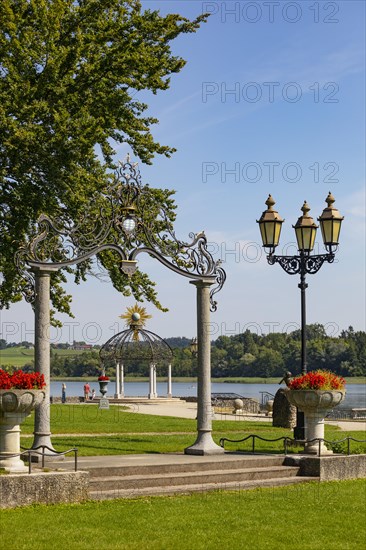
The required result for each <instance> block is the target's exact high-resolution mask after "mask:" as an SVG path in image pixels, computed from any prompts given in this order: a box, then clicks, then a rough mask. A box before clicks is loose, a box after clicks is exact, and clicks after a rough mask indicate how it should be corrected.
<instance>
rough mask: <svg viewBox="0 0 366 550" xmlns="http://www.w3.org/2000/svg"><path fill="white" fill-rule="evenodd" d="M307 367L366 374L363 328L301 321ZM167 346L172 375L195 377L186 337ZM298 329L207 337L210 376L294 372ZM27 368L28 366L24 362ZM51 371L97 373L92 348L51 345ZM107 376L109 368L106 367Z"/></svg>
mask: <svg viewBox="0 0 366 550" xmlns="http://www.w3.org/2000/svg"><path fill="white" fill-rule="evenodd" d="M307 339H308V343H307V356H308V357H307V359H308V370H315V369H319V368H321V369H328V370H331V371H333V372H336V373H338V374H341V375H342V376H366V333H365V332H363V331H355V330H354V329H353V328H352V327H349V328H348V329H347V330H343V331H342V332H341V334H340V335H339V336H338V337H337V338H334V337H330V336H327V334H326V331H325V329H324V326H323V325H321V324H313V325H308V326H307ZM165 341H166V342H167V343H168V344H169V345H170V347H171V348H172V349H173V353H174V357H173V360H172V372H173V375H174V376H197V359H196V358H195V357H194V356H192V353H191V351H190V339H189V338H184V337H176V338H166V339H165ZM300 360H301V331H300V330H295V331H293V332H291V333H289V334H287V333H279V332H277V333H270V334H266V335H264V334H262V335H258V334H256V333H253V332H250V331H249V330H246V331H245V332H244V333H242V334H237V335H234V336H220V337H219V338H217V340H215V341H214V342H212V347H211V367H212V376H213V377H234V376H235V377H240V376H256V377H272V376H282V375H283V373H284V372H285V371H291V372H292V374H296V373H299V372H300ZM157 366H158V375H161V376H164V375H165V374H166V368H165V367H166V365H165V366H164V365H161V366H159V364H158V365H157ZM27 367H28V368H33V365H29V366H28V365H27ZM125 372H126V374H127V375H129V376H131V375H135V376H148V374H149V365H148V364H146V363H139V362H134V363H131V364H129V365H125ZM51 374H52V375H53V376H65V377H66V376H67V377H72V376H97V375H98V374H100V361H99V353H98V350H95V349H94V350H91V351H85V352H83V353H81V354H79V355H72V354H70V355H60V354H57V350H56V349H51ZM107 374H109V375H111V376H113V375H114V368H113V367H111V366H109V367H107Z"/></svg>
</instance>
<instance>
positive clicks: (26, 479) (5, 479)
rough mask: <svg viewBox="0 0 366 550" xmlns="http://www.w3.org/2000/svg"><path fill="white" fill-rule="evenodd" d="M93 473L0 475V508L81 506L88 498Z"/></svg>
mask: <svg viewBox="0 0 366 550" xmlns="http://www.w3.org/2000/svg"><path fill="white" fill-rule="evenodd" d="M88 488H89V472H49V473H48V472H47V473H46V472H42V473H34V474H4V475H0V508H15V507H16V506H29V505H31V504H41V503H42V504H58V503H69V502H81V501H82V500H86V499H87V498H88Z"/></svg>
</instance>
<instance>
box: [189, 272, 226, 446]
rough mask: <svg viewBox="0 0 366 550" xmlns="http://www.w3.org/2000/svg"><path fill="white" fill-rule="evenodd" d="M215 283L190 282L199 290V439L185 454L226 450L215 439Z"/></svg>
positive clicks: (210, 281)
mask: <svg viewBox="0 0 366 550" xmlns="http://www.w3.org/2000/svg"><path fill="white" fill-rule="evenodd" d="M214 282H215V281H212V280H211V279H201V280H199V281H190V283H191V284H193V285H195V287H196V289H197V345H198V356H197V359H198V377H197V432H198V434H197V439H196V441H195V443H194V444H193V445H191V446H190V447H187V448H186V449H185V450H184V452H185V454H190V455H211V454H212V455H213V454H222V453H224V449H223V448H222V447H219V445H216V443H215V442H214V440H213V439H212V406H211V340H210V331H209V327H210V287H211V285H212V284H214Z"/></svg>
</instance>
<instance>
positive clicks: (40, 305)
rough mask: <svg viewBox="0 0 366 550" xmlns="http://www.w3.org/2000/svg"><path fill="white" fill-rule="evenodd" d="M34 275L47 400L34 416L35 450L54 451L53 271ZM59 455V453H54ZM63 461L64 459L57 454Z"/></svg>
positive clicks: (38, 350) (39, 367)
mask: <svg viewBox="0 0 366 550" xmlns="http://www.w3.org/2000/svg"><path fill="white" fill-rule="evenodd" d="M33 271H34V275H35V291H36V297H35V306H34V314H35V315H34V320H35V328H34V333H35V334H34V360H35V370H36V372H39V373H40V374H43V376H44V379H45V382H46V387H45V390H44V391H45V394H46V397H45V399H44V401H43V402H42V403H41V404H40V405H39V407H37V408H36V409H35V416H34V440H33V444H32V449H36V448H37V447H39V446H40V445H46V446H47V447H49V448H50V449H51V451H50V450H47V449H46V453H48V454H52V451H55V449H54V448H53V445H52V442H51V429H50V378H51V377H50V334H49V331H50V277H51V273H53V271H52V270H46V269H40V268H34V269H33ZM55 458H56V456H55ZM57 458H59V459H60V460H62V459H63V458H64V456H63V455H62V456H61V457H57ZM32 460H34V461H35V462H39V461H40V456H38V455H34V456H33V458H32Z"/></svg>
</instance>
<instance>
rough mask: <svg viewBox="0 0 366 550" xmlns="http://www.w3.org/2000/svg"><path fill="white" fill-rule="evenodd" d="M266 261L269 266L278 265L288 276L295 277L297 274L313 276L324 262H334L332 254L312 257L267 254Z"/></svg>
mask: <svg viewBox="0 0 366 550" xmlns="http://www.w3.org/2000/svg"><path fill="white" fill-rule="evenodd" d="M267 261H268V263H269V264H270V265H274V264H275V263H278V264H280V266H281V267H282V269H283V270H284V271H286V273H288V274H289V275H297V274H298V273H309V274H310V275H315V273H317V272H318V271H319V269H320V268H321V266H322V265H323V263H324V262H328V263H332V262H334V254H317V255H314V256H305V255H299V256H276V255H275V254H269V255H268V256H267Z"/></svg>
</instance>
